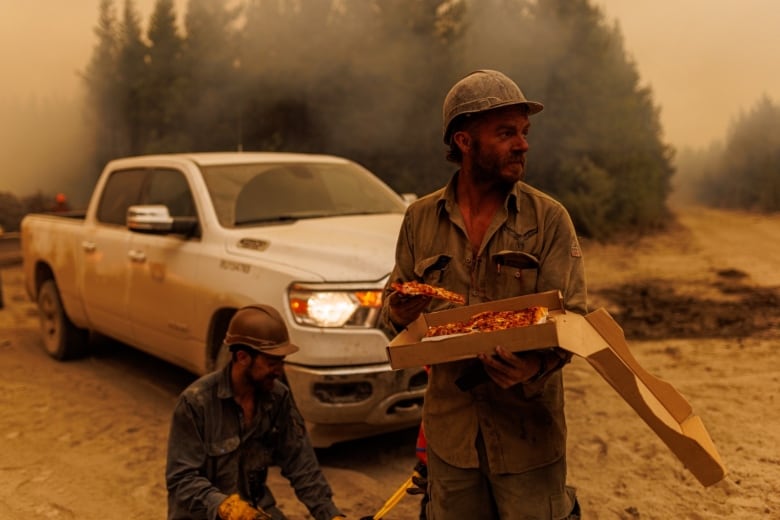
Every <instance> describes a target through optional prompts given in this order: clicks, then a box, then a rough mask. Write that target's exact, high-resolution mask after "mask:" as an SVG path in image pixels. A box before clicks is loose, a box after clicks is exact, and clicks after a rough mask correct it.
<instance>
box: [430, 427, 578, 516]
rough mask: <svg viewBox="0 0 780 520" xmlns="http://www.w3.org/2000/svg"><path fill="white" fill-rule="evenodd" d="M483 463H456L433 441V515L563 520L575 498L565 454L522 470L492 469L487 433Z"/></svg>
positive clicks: (481, 451)
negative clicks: (469, 465)
mask: <svg viewBox="0 0 780 520" xmlns="http://www.w3.org/2000/svg"><path fill="white" fill-rule="evenodd" d="M477 452H478V454H479V465H480V467H479V468H457V467H455V466H451V465H449V464H447V463H446V462H444V461H443V460H442V459H441V458H439V457H438V456H437V455H436V452H435V451H434V449H432V448H431V446H430V445H429V446H428V478H429V481H428V482H429V484H428V486H429V487H428V492H429V493H430V502H429V503H428V508H427V515H428V520H455V519H461V518H479V519H480V520H562V519H566V518H568V517H569V513H570V512H571V511H572V508H573V507H574V502H575V492H574V488H571V487H568V486H566V482H565V480H566V460H565V458H561V459H560V460H558V461H556V462H554V463H552V464H549V465H547V466H543V467H541V468H537V469H534V470H530V471H527V472H524V473H520V474H503V475H502V474H494V473H490V471H489V469H488V463H487V457H486V456H485V446H484V442H483V441H482V436H481V435H478V436H477Z"/></svg>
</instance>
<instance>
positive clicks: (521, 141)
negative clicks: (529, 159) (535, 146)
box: [514, 134, 529, 152]
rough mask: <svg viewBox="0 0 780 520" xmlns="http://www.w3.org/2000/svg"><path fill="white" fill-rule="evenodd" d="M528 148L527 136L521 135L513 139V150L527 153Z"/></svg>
mask: <svg viewBox="0 0 780 520" xmlns="http://www.w3.org/2000/svg"><path fill="white" fill-rule="evenodd" d="M528 148H529V144H528V136H527V135H523V134H518V135H517V137H515V139H514V149H515V150H520V151H523V152H527V151H528Z"/></svg>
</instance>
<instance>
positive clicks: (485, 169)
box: [470, 139, 525, 189]
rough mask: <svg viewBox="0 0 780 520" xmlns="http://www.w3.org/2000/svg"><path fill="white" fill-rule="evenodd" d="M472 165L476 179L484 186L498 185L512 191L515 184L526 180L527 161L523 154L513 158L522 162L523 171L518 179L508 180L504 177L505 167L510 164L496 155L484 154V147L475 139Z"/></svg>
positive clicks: (472, 149) (472, 150)
mask: <svg viewBox="0 0 780 520" xmlns="http://www.w3.org/2000/svg"><path fill="white" fill-rule="evenodd" d="M470 153H471V164H472V165H473V169H474V178H475V179H476V180H477V182H480V183H483V184H497V185H499V186H501V187H503V188H505V189H511V187H512V186H514V184H515V182H517V181H518V180H520V181H522V180H524V179H525V161H524V160H523V155H522V154H514V156H512V157H511V159H512V160H516V161H520V162H521V166H522V170H521V172H520V175H519V177H518V178H514V179H507V178H506V177H505V176H504V175H503V167H504V166H508V163H505V162H503V161H502V159H501V157H499V156H498V155H497V154H495V153H491V154H484V153H482V145H481V143H480V142H479V139H474V142H473V146H472V148H471V152H470Z"/></svg>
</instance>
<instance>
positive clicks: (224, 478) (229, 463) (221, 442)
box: [206, 435, 241, 489]
mask: <svg viewBox="0 0 780 520" xmlns="http://www.w3.org/2000/svg"><path fill="white" fill-rule="evenodd" d="M239 446H241V438H240V437H239V436H238V435H232V436H230V437H224V438H220V439H214V440H212V441H211V442H207V443H206V455H207V456H208V460H207V462H206V464H207V465H208V470H207V474H208V475H211V476H212V480H213V481H214V485H216V486H217V487H219V488H220V489H238V471H237V468H238V459H239V449H238V448H239Z"/></svg>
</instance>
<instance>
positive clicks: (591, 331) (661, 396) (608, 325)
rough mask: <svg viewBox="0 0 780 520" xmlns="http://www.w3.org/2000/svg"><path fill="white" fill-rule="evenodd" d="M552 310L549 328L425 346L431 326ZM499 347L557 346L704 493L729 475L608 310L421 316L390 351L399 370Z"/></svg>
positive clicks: (553, 302)
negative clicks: (589, 372) (592, 375)
mask: <svg viewBox="0 0 780 520" xmlns="http://www.w3.org/2000/svg"><path fill="white" fill-rule="evenodd" d="M533 305H540V306H544V307H547V308H548V311H549V316H548V320H547V322H546V323H543V324H539V325H532V326H529V327H522V328H515V329H507V330H502V331H495V332H485V333H476V334H466V335H460V336H455V337H448V336H444V337H442V338H439V339H434V340H431V339H426V340H424V341H423V337H424V336H425V332H426V331H427V329H428V326H430V325H441V324H443V323H448V322H452V321H463V320H466V319H468V318H469V317H471V316H472V315H474V314H476V313H477V312H481V311H484V310H513V309H524V308H526V307H530V306H533ZM496 345H501V346H503V347H504V348H506V349H508V350H511V351H513V352H521V351H525V350H535V349H539V348H547V347H554V346H558V347H561V348H564V349H566V350H568V351H570V352H572V353H573V354H574V355H577V356H580V357H582V358H584V359H585V360H587V361H588V363H589V364H590V365H591V366H592V367H593V368H594V369H595V370H596V372H598V374H599V375H601V377H602V378H604V380H605V381H607V383H609V384H610V386H612V388H614V389H615V391H617V393H618V394H619V395H620V396H621V397H622V398H623V399H624V400H625V401H626V403H628V404H629V405H630V406H631V408H633V409H634V411H635V412H636V413H637V414H638V415H639V417H641V418H642V420H644V421H645V423H646V424H647V425H648V426H650V428H651V429H652V430H653V431H654V432H655V434H656V435H657V436H658V437H659V438H660V439H661V440H662V441H663V442H664V443H665V444H666V445H667V447H669V449H670V450H671V451H672V452H673V453H674V454H675V455H676V456H677V458H678V459H679V460H680V461H681V462H682V463H683V464H684V465H685V467H686V468H688V470H689V471H691V473H693V475H694V476H695V477H696V478H697V479H698V480H699V482H701V484H702V485H704V486H710V485H712V484H716V483H717V482H720V481H721V480H722V479H723V478H724V477H725V476H726V469H725V467H724V465H723V462H722V461H721V458H720V455H719V454H718V452H717V449H716V448H715V445H714V443H713V442H712V439H711V438H710V436H709V434H708V433H707V430H706V429H705V427H704V424H703V422H702V421H701V419H700V418H699V417H698V416H697V415H695V414H694V413H693V409H692V407H691V405H690V404H689V403H688V401H686V400H685V398H684V397H683V396H682V395H681V394H680V393H679V392H678V391H677V390H676V389H675V388H674V387H673V386H672V385H670V384H669V383H667V382H665V381H663V380H661V379H658V378H657V377H655V376H653V375H651V374H649V373H648V372H647V371H646V370H644V369H643V368H642V367H641V366H640V365H639V363H638V362H637V361H636V359H635V358H634V356H633V355H632V354H631V351H630V349H629V347H628V343H627V342H626V339H625V336H624V334H623V329H622V328H621V327H620V326H619V325H618V324H617V322H615V320H614V319H613V318H612V316H610V315H609V313H608V312H607V311H606V310H604V309H598V310H596V311H594V312H591V313H589V314H587V315H585V316H580V315H579V314H575V313H573V312H566V311H565V310H564V306H563V299H562V297H561V294H560V292H558V291H550V292H545V293H538V294H531V295H527V296H519V297H516V298H507V299H504V300H497V301H493V302H486V303H481V304H477V305H470V306H465V307H457V308H453V309H448V310H445V311H438V312H432V313H428V314H423V315H421V316H420V317H419V318H418V319H417V320H415V321H414V322H413V323H411V324H409V326H408V327H407V328H406V329H405V330H404V331H402V332H401V333H400V334H398V335H397V336H396V337H395V338H394V339H393V340H392V341H391V342H390V344H389V345H388V347H387V355H388V358H389V360H390V365H391V367H392V368H394V369H400V368H408V367H414V366H421V365H430V364H436V363H445V362H449V361H456V360H460V359H471V358H475V357H476V356H477V354H479V353H481V352H486V353H487V352H493V350H494V349H495V347H496Z"/></svg>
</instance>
